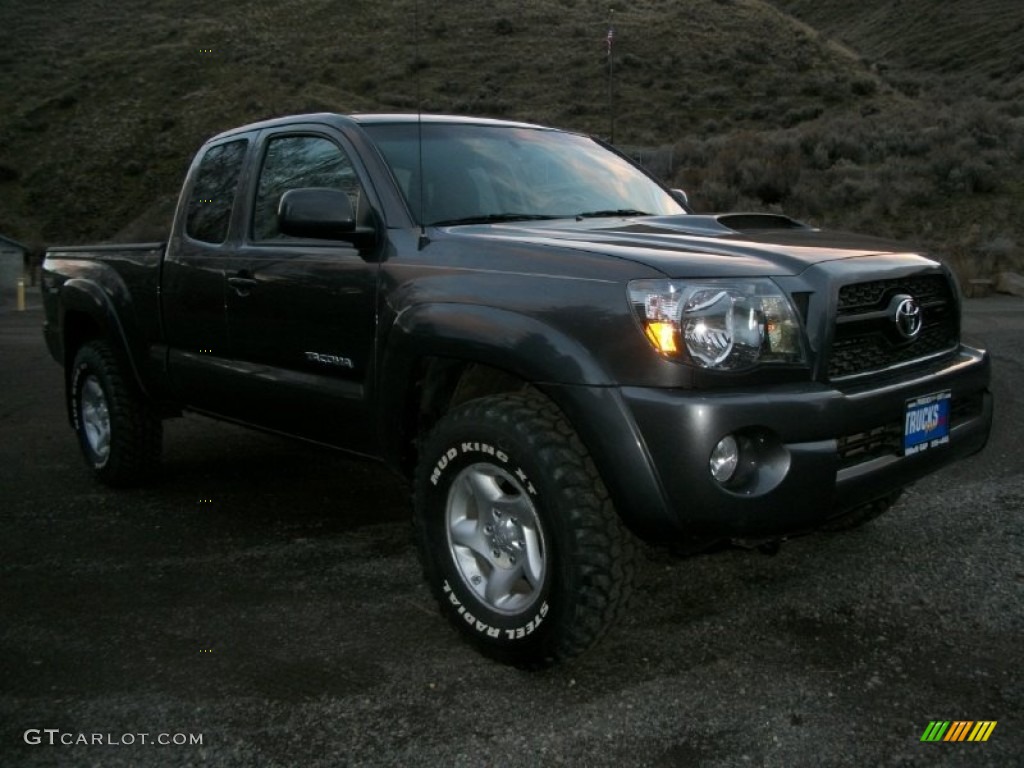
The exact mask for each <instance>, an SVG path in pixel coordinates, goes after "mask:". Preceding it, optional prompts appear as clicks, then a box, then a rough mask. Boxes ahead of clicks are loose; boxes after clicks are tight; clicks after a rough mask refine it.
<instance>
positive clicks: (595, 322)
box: [42, 114, 992, 666]
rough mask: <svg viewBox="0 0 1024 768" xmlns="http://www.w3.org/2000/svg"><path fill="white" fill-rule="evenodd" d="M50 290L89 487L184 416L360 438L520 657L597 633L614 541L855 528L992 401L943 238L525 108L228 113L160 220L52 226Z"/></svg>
mask: <svg viewBox="0 0 1024 768" xmlns="http://www.w3.org/2000/svg"><path fill="white" fill-rule="evenodd" d="M42 282H43V294H44V301H45V312H46V315H45V327H44V333H45V337H46V341H47V343H48V346H49V350H50V352H51V353H52V355H53V357H54V358H55V359H56V360H57V361H58V362H59V363H61V364H62V366H63V369H64V381H65V385H66V400H67V411H68V414H69V418H70V422H71V425H72V426H73V427H74V430H75V432H76V434H77V437H78V442H79V443H80V446H81V450H82V452H83V454H84V456H85V459H86V462H87V463H88V465H89V466H90V467H91V468H92V471H93V472H94V473H95V475H96V477H97V478H98V479H99V480H101V481H103V482H105V483H108V484H110V485H115V486H116V485H125V484H131V483H139V482H142V481H145V480H147V479H149V478H152V477H153V476H154V474H155V472H156V470H157V465H158V462H159V458H160V444H161V435H162V431H161V430H162V422H163V420H164V419H167V418H170V417H174V416H176V415H180V414H181V413H182V412H184V411H192V412H197V413H201V414H207V415H209V416H213V417H216V418H218V419H225V420H228V421H231V422H235V423H238V424H244V425H250V426H252V427H256V428H260V429H264V430H270V431H273V432H276V433H281V434H286V435H291V436H294V437H297V438H302V439H305V440H309V441H314V442H317V443H321V444H324V445H327V446H331V447H334V448H339V449H343V450H346V451H349V452H352V453H356V454H360V455H363V456H367V457H371V458H373V459H376V460H379V461H381V462H383V463H384V464H385V465H386V466H387V467H389V468H391V469H393V470H395V471H396V472H398V473H400V474H401V475H403V476H405V477H406V478H409V480H410V482H411V486H412V488H413V504H412V514H413V517H414V522H415V526H414V527H415V531H416V538H417V546H418V551H419V555H420V558H421V561H422V565H423V569H424V573H425V576H426V579H427V580H428V582H429V584H430V587H431V589H432V590H433V593H434V595H435V596H436V598H437V601H438V603H439V605H440V609H441V611H442V612H443V613H444V614H445V615H446V616H447V617H448V619H450V621H451V622H452V623H453V624H454V625H455V626H456V627H458V629H459V630H461V632H462V633H463V635H464V636H465V637H466V638H468V639H469V640H470V641H471V642H472V643H473V644H475V645H476V646H477V647H478V648H479V649H481V650H482V651H483V652H484V653H486V654H488V655H489V656H491V657H494V658H497V659H499V660H502V661H505V662H508V663H513V664H518V665H523V666H537V665H543V664H546V663H551V662H555V661H558V660H562V659H567V658H569V657H572V656H574V655H575V654H578V653H580V652H581V651H583V650H585V649H587V648H588V647H590V646H591V645H593V644H594V643H595V642H596V641H597V640H598V639H599V638H600V637H601V636H602V634H603V633H604V632H605V631H606V630H607V628H608V627H609V626H610V625H611V624H612V622H613V621H614V619H615V618H616V616H617V615H618V614H620V613H621V612H622V610H623V608H624V605H625V601H626V598H627V594H628V592H629V588H630V585H631V582H632V580H633V574H634V565H633V558H634V555H635V552H636V547H635V546H634V543H633V542H634V538H633V537H634V536H639V537H641V538H643V539H647V540H651V541H655V542H663V543H664V542H679V543H687V542H695V541H696V542H706V541H712V540H719V541H721V540H725V541H729V540H738V541H744V542H755V543H756V542H760V543H762V544H765V545H769V544H770V543H771V542H777V541H779V540H781V539H783V538H785V537H787V536H792V535H796V534H801V533H805V532H810V531H814V530H817V529H821V528H829V527H832V528H834V527H844V526H851V525H856V524H859V523H862V522H864V521H866V520H868V519H870V518H872V517H874V516H876V515H878V514H879V513H881V512H882V511H884V510H885V509H886V508H887V507H889V506H891V504H892V503H893V501H894V499H895V498H896V497H897V496H898V494H899V493H900V491H901V489H903V488H904V487H906V486H907V485H909V484H911V483H913V482H914V481H916V480H919V479H920V478H923V477H925V476H928V475H931V474H932V473H935V472H940V471H941V469H942V467H943V466H945V465H947V464H949V463H950V462H952V461H955V460H957V459H960V458H963V457H965V456H968V455H970V454H973V453H975V452H976V451H979V450H980V449H981V448H982V447H983V446H984V445H985V442H986V440H987V437H988V433H989V429H990V425H991V420H992V397H991V395H990V392H989V380H990V362H989V357H988V355H987V354H986V353H985V352H984V351H981V350H978V349H973V348H971V347H969V346H966V345H964V344H962V343H961V339H960V311H961V293H960V291H959V288H958V286H957V284H956V282H955V280H954V278H953V276H952V274H951V273H950V271H949V270H948V269H947V268H946V267H945V266H943V264H942V263H940V262H939V261H937V260H935V259H933V258H930V257H929V256H927V255H925V254H923V253H921V252H919V251H918V250H916V249H912V248H908V247H906V246H902V245H899V244H896V243H892V242H887V241H883V240H880V239H874V238H869V237H860V236H854V235H849V234H838V233H828V232H825V231H821V230H819V229H816V228H812V227H809V226H806V225H804V224H801V223H799V222H797V221H794V220H792V219H790V218H787V217H784V216H780V215H758V214H724V215H697V214H695V213H693V212H692V211H691V210H690V209H689V207H688V205H687V203H686V200H685V195H683V194H682V193H681V192H679V191H678V190H670V189H666V188H665V187H664V186H663V185H662V184H661V183H659V182H658V181H657V180H656V179H654V178H653V177H652V176H651V175H649V174H648V173H647V172H645V170H643V169H642V168H640V167H638V166H637V165H635V164H634V163H632V162H631V161H630V160H629V159H628V158H626V157H625V156H623V155H622V154H620V153H619V152H617V151H615V150H614V149H613V148H612V147H610V146H607V145H605V144H603V143H602V142H600V141H598V140H595V139H592V138H589V137H587V136H583V135H579V134H576V133H571V132H566V131H560V130H555V129H551V128H546V127H541V126H536V125H529V124H523V123H514V122H506V121H495V120H487V119H474V118H465V117H450V116H442V115H431V116H428V115H354V116H341V115H335V114H315V115H299V116H293V117H287V118H280V119H275V120H270V121H266V122H259V123H255V124H251V125H246V126H244V127H241V128H237V129H235V130H231V131H227V132H225V133H222V134H220V135H218V136H216V137H214V138H212V139H210V140H209V141H207V142H206V143H205V144H204V145H203V147H202V148H201V149H200V151H199V153H198V154H197V155H196V157H195V160H194V161H193V163H192V165H191V167H190V169H189V171H188V174H187V177H186V179H185V182H184V186H183V189H182V192H181V196H180V200H179V203H178V207H177V212H176V214H175V218H174V222H173V226H172V230H171V232H170V236H169V239H168V241H167V242H166V243H143V244H137V245H110V246H92V247H58V248H51V249H50V250H49V251H48V252H47V255H46V261H45V265H44V277H43V281H42ZM343 511H344V510H343V509H342V510H339V513H343Z"/></svg>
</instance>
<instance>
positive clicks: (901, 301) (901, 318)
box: [892, 296, 924, 341]
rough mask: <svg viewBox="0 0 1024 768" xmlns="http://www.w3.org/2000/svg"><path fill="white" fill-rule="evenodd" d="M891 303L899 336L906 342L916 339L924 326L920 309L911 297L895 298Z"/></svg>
mask: <svg viewBox="0 0 1024 768" xmlns="http://www.w3.org/2000/svg"><path fill="white" fill-rule="evenodd" d="M892 303H893V304H895V305H896V311H895V313H894V317H893V319H894V320H895V321H896V329H897V330H898V331H899V332H900V336H902V337H903V338H904V339H907V340H908V341H910V340H913V339H916V338H917V335H918V334H919V333H920V332H921V326H922V325H923V324H924V318H923V317H922V315H921V307H919V306H918V305H917V302H916V301H915V300H914V298H913V297H912V296H897V297H896V298H895V299H893V301H892Z"/></svg>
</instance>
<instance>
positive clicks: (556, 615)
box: [415, 393, 633, 666]
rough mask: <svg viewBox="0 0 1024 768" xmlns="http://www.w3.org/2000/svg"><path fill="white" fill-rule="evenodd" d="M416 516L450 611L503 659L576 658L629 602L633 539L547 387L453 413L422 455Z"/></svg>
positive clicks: (433, 580) (529, 662) (468, 633)
mask: <svg viewBox="0 0 1024 768" xmlns="http://www.w3.org/2000/svg"><path fill="white" fill-rule="evenodd" d="M415 512H416V517H415V519H416V531H417V543H418V546H419V550H420V557H421V560H422V563H423V568H424V572H425V574H426V577H427V580H428V582H429V584H430V586H431V589H432V590H433V592H434V595H435V597H436V598H437V600H438V603H439V604H440V606H441V610H442V612H443V613H444V614H445V615H446V616H447V617H448V619H449V620H450V621H451V622H452V624H453V625H454V626H455V627H456V628H458V630H459V631H460V632H461V633H462V634H463V636H464V637H465V638H466V639H467V640H469V641H470V642H471V643H473V644H474V645H476V646H478V647H479V648H480V649H481V650H482V651H483V652H484V653H486V654H487V655H489V656H491V657H493V658H496V659H499V660H501V661H505V662H511V663H516V664H521V665H525V666H536V665H542V664H547V663H551V662H553V661H557V660H559V659H564V658H568V657H571V656H574V655H576V654H578V653H580V652H582V651H584V650H586V649H587V648H589V647H590V646H591V645H593V644H594V642H596V641H597V640H598V639H599V638H600V637H601V636H602V635H603V634H604V632H605V630H606V629H607V627H608V625H609V624H610V623H612V622H613V621H614V619H615V618H616V616H617V615H618V614H619V612H620V611H621V610H622V609H623V607H624V603H625V601H626V597H627V594H628V591H629V588H630V586H631V583H632V578H633V563H632V558H633V542H632V539H631V538H630V535H629V534H628V533H627V532H626V531H625V530H624V529H623V527H622V525H621V522H620V521H619V519H618V516H617V515H616V513H615V510H614V509H613V507H612V505H611V502H610V501H609V499H608V494H607V491H606V490H605V488H604V485H603V483H602V482H601V480H600V478H599V477H598V475H597V471H596V469H595V468H594V466H593V463H592V462H591V460H590V458H589V456H588V454H587V451H586V449H585V447H584V446H583V445H582V444H581V443H580V441H579V438H578V437H577V436H576V435H575V433H574V432H573V430H572V428H571V427H570V426H569V424H568V422H567V421H566V420H565V418H564V416H563V415H562V414H561V412H560V411H559V410H558V409H557V408H556V407H555V406H554V405H553V404H552V403H551V402H549V401H548V400H546V399H545V398H543V397H542V396H540V395H538V394H536V393H531V394H515V395H499V396H492V397H485V398H481V399H479V400H473V401H470V402H468V403H465V404H463V405H461V406H459V407H457V408H455V409H454V410H453V411H451V412H450V413H449V414H447V415H446V416H445V417H444V418H443V419H442V420H441V421H440V422H439V423H438V424H437V426H436V428H435V429H434V431H433V433H432V434H431V435H430V437H429V438H428V439H427V440H426V443H425V445H424V449H423V451H422V453H421V461H420V465H419V470H418V471H417V476H416V485H415Z"/></svg>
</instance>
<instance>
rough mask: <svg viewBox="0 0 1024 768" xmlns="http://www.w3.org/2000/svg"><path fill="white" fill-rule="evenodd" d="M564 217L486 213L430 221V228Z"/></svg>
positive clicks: (536, 214) (538, 214)
mask: <svg viewBox="0 0 1024 768" xmlns="http://www.w3.org/2000/svg"><path fill="white" fill-rule="evenodd" d="M564 218H566V217H565V216H549V215H546V214H540V213H486V214H482V215H480V216H466V217H464V218H461V219H444V220H443V221H432V222H430V224H429V226H431V227H455V226H458V225H460V224H494V223H496V222H501V221H547V220H549V219H564Z"/></svg>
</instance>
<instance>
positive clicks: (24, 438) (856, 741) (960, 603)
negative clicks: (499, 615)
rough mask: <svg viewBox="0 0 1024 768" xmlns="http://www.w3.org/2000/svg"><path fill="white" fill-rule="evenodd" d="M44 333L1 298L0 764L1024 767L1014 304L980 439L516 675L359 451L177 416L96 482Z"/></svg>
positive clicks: (714, 564)
mask: <svg viewBox="0 0 1024 768" xmlns="http://www.w3.org/2000/svg"><path fill="white" fill-rule="evenodd" d="M40 322H41V316H40V314H39V312H38V310H36V311H29V312H26V313H14V312H9V311H3V312H0V523H2V528H0V574H2V581H0V617H2V622H0V723H2V726H0V764H2V765H3V766H21V765H25V766H49V765H53V766H68V765H104V766H129V765H192V764H209V765H225V766H247V767H248V766H255V765H280V766H296V765H304V766H318V765H322V766H328V765H444V766H456V765H466V766H480V765H500V766H505V765H545V766H546V765H559V764H565V765H587V766H627V765H652V766H691V765H709V766H710V765H715V766H717V765H723V766H733V765H736V766H747V765H751V766H787V767H788V766H831V765H843V766H846V765H849V766H867V765H872V766H904V765H913V766H916V765H922V766H925V765H928V766H931V765H943V766H959V765H963V766H989V765H990V766H1008V765H1022V764H1024V459H1022V454H1021V450H1020V445H1021V438H1022V435H1024V402H1022V389H1024V388H1022V384H1024V371H1022V362H1021V361H1022V360H1024V341H1022V339H1024V300H1014V299H1007V298H998V299H989V300H984V301H973V302H971V303H970V307H969V317H968V322H967V330H968V336H969V337H970V338H972V339H973V340H975V341H976V342H979V343H981V344H983V345H985V346H987V347H988V348H989V349H990V350H992V352H993V354H994V356H995V360H996V366H997V368H996V370H997V380H996V384H995V391H996V395H997V398H998V401H997V408H998V422H997V427H996V432H995V434H994V436H993V440H992V442H991V444H990V445H989V447H988V449H987V450H986V451H985V452H984V453H983V454H982V455H980V456H978V457H975V458H973V459H971V460H970V461H969V462H966V463H964V464H962V465H960V466H958V467H956V468H955V469H953V470H951V471H950V472H948V473H946V474H945V475H944V476H943V477H941V478H935V479H933V480H929V481H927V482H926V483H922V484H920V485H919V486H918V487H916V488H915V489H913V490H912V492H910V493H909V494H908V495H907V496H906V497H905V500H904V501H903V502H902V503H901V504H900V505H899V506H898V507H897V508H896V509H895V510H893V511H892V512H891V513H890V514H888V515H886V516H884V517H883V518H881V519H880V520H878V521H876V522H875V523H873V524H871V525H869V526H867V527H865V528H863V529H861V530H859V531H855V532H852V533H846V534H841V535H840V534H834V535H816V536H812V537H807V538H804V539H800V540H796V541H792V542H788V543H787V544H786V545H784V546H783V547H782V549H781V551H780V552H779V554H778V555H776V556H774V557H768V556H765V555H762V554H759V553H757V552H749V551H743V550H728V551H725V552H722V553H718V554H715V555H709V556H702V557H696V558H690V559H685V560H681V559H675V558H673V557H671V556H669V555H668V554H666V553H664V552H661V551H658V550H649V551H647V552H646V555H645V558H644V565H643V568H642V574H641V576H642V579H641V585H640V588H639V590H638V593H637V595H636V597H635V599H634V601H633V604H632V611H631V613H630V617H629V619H628V621H626V622H625V623H624V624H622V625H620V626H619V627H617V629H616V630H615V631H614V632H613V633H612V634H611V635H610V637H608V639H607V640H606V641H605V642H604V644H603V645H601V646H600V647H599V648H598V649H596V650H595V651H593V652H592V653H590V654H589V655H587V656H585V657H584V658H582V659H580V660H579V661H578V662H576V663H574V664H572V665H569V666H565V667H562V668H559V669H555V670H552V671H548V672H543V673H534V674H528V673H523V672H519V671H516V670H512V669H507V668H504V667H501V666H497V665H495V664H492V663H490V662H488V661H486V660H484V659H482V658H480V657H479V656H477V655H476V654H475V653H474V652H473V651H471V650H470V649H469V648H468V647H466V646H464V645H463V644H462V643H461V642H460V641H459V640H458V638H457V637H456V636H455V634H454V633H453V632H452V631H451V630H450V629H449V628H448V627H447V625H446V624H445V623H444V622H443V621H442V619H441V618H440V617H439V615H438V614H437V612H436V611H435V609H434V605H433V604H432V601H431V598H430V596H429V594H428V592H427V590H426V588H425V587H424V585H423V584H422V583H421V581H420V576H419V570H418V566H417V563H416V561H415V557H414V552H413V548H412V545H411V536H410V526H409V523H408V514H407V502H406V497H407V489H406V488H405V487H404V486H403V485H402V483H401V482H399V481H396V480H395V479H394V478H393V477H391V476H390V475H388V474H387V473H386V472H384V471H383V470H381V469H379V468H377V467H375V466H373V465H370V464H362V463H353V462H350V461H348V460H346V459H344V458H340V457H338V456H337V455H335V454H331V453H325V452H321V451H318V450H314V449H311V448H307V447H305V446H302V445H298V444H295V443H291V442H287V441H284V440H280V439H277V438H273V437H269V436H265V435H260V434H255V433H250V432H246V431H243V430H240V429H237V428H234V427H230V426H225V425H222V424H217V423H213V422H209V421H205V420H202V419H199V418H197V417H188V418H185V419H181V420H177V421H175V422H172V423H170V424H169V425H168V428H167V438H166V465H165V466H166V471H165V477H164V479H163V481H162V482H161V484H160V485H159V486H157V487H154V488H149V489H144V490H134V491H130V492H114V491H110V490H107V489H105V488H103V487H100V486H98V485H96V484H94V483H93V481H92V480H91V479H90V478H89V477H88V475H87V474H86V470H85V469H84V466H83V465H82V463H81V460H80V459H79V456H78V452H77V448H76V446H75V444H74V441H73V438H72V433H71V431H70V429H69V428H68V427H67V425H66V422H65V420H64V415H63V409H62V392H61V376H60V372H59V368H58V367H57V366H56V364H54V363H53V362H52V361H51V360H50V359H49V358H48V356H47V354H46V351H45V349H44V346H43V343H42V339H41V335H40V333H39V324H40ZM936 719H943V720H995V721H998V726H997V727H996V728H995V730H994V731H993V733H992V736H991V738H990V740H989V741H988V742H987V743H983V744H969V743H963V744H949V743H943V744H923V743H921V742H920V740H919V739H920V737H921V734H922V732H923V731H924V730H925V728H926V726H927V725H928V723H929V721H931V720H936ZM28 729H39V730H40V733H39V737H40V740H41V741H42V743H41V744H38V745H30V744H26V743H25V732H26V730H28ZM43 729H59V730H60V734H57V735H55V738H56V740H57V742H58V743H57V744H56V745H53V746H51V745H49V743H48V740H49V738H50V735H49V734H47V733H46V732H44V731H43ZM80 734H85V735H86V736H85V738H86V739H91V738H92V736H91V734H102V738H103V739H104V740H105V741H111V740H112V741H114V742H121V743H119V744H117V745H111V744H102V745H101V744H93V745H86V744H72V745H70V746H63V745H60V744H59V741H60V739H61V738H62V737H63V738H64V739H66V740H69V739H70V740H78V739H79V738H80ZM139 734H148V736H147V737H146V740H147V741H148V742H150V743H146V744H142V743H141V742H142V737H141V736H140V735H139ZM161 734H169V735H170V737H171V739H172V740H173V739H174V738H178V739H179V740H180V739H181V738H185V739H188V738H189V737H190V736H192V737H195V736H197V735H201V738H202V744H201V745H195V744H193V745H179V746H175V745H169V746H162V745H158V744H155V743H152V742H155V741H156V740H157V739H158V737H159V736H160V735H161ZM179 734H183V735H184V736H178V735H179ZM30 737H31V734H30ZM129 740H133V741H134V742H135V743H134V744H130V745H129V744H127V742H128V741H129Z"/></svg>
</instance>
